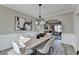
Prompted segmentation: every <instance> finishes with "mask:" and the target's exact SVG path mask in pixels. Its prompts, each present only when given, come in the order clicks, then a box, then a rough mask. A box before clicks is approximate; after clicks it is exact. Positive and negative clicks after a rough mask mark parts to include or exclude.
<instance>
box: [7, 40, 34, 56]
mask: <svg viewBox="0 0 79 59" xmlns="http://www.w3.org/2000/svg"><path fill="white" fill-rule="evenodd" d="M20 44H21V45H18V44H17V43H16V42H15V41H13V40H12V45H13V49H12V50H10V51H9V52H8V53H7V54H8V55H30V54H32V53H33V50H32V49H27V48H26V47H25V46H24V45H23V43H21V42H20ZM22 45H23V46H22Z"/></svg>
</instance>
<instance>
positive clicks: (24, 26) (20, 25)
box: [14, 16, 32, 31]
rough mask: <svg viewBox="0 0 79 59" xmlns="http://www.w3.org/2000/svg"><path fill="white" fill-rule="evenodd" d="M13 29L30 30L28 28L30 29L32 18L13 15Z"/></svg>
mask: <svg viewBox="0 0 79 59" xmlns="http://www.w3.org/2000/svg"><path fill="white" fill-rule="evenodd" d="M14 30H15V31H30V30H32V20H31V19H26V18H22V17H18V16H15V18H14Z"/></svg>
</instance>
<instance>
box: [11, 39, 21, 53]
mask: <svg viewBox="0 0 79 59" xmlns="http://www.w3.org/2000/svg"><path fill="white" fill-rule="evenodd" d="M12 45H13V49H14V51H15V52H16V53H17V54H21V53H20V49H19V46H18V45H17V43H16V42H15V41H13V40H12Z"/></svg>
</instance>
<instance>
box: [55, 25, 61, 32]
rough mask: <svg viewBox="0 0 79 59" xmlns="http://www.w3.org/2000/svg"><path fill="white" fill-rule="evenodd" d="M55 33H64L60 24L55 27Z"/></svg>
mask: <svg viewBox="0 0 79 59" xmlns="http://www.w3.org/2000/svg"><path fill="white" fill-rule="evenodd" d="M54 27H55V32H62V26H61V25H60V24H59V25H58V24H57V25H55V26H54Z"/></svg>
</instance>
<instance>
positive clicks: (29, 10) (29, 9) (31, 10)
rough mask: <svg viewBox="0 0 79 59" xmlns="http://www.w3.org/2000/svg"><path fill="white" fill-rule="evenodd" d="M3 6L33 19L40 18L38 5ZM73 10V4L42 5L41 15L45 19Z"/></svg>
mask: <svg viewBox="0 0 79 59" xmlns="http://www.w3.org/2000/svg"><path fill="white" fill-rule="evenodd" d="M3 6H5V7H8V8H11V9H14V10H16V11H19V12H21V13H24V14H27V15H30V16H33V17H38V16H39V6H38V4H4V5H3ZM72 8H73V4H42V6H41V15H42V18H45V17H47V16H50V15H55V14H58V13H63V12H67V11H71V10H72Z"/></svg>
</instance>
